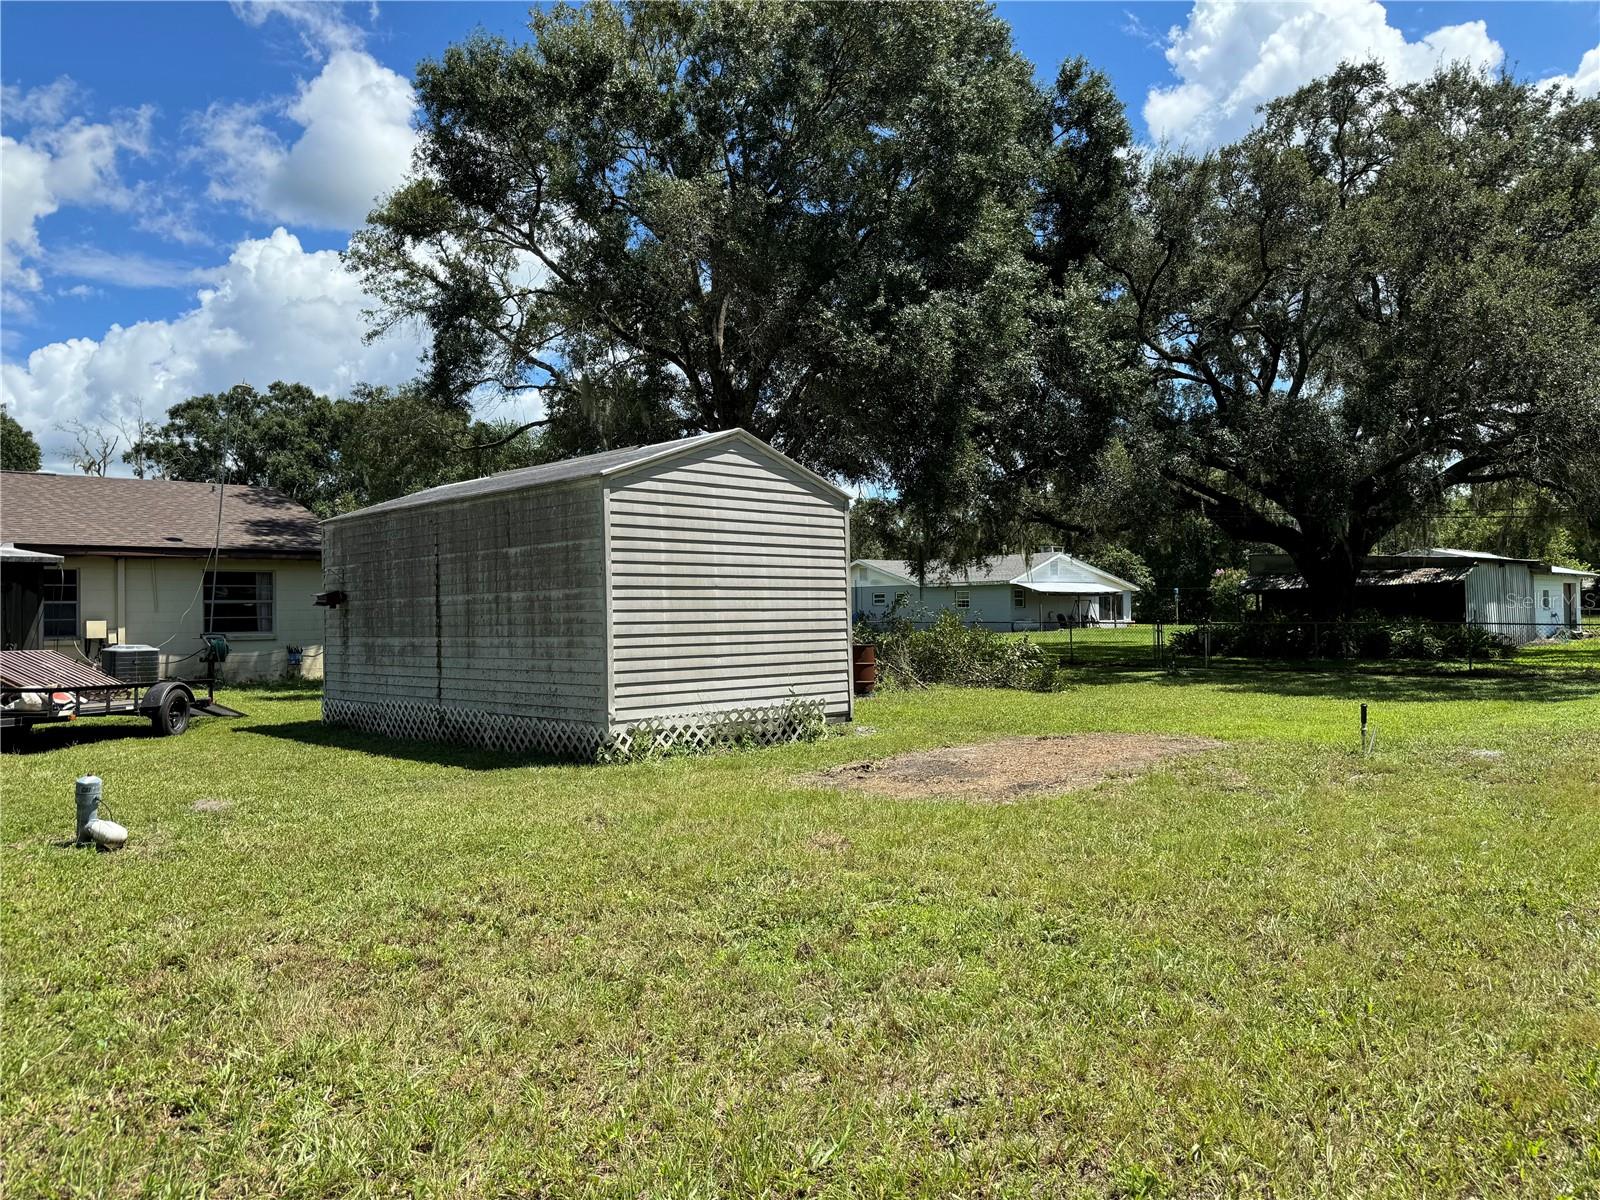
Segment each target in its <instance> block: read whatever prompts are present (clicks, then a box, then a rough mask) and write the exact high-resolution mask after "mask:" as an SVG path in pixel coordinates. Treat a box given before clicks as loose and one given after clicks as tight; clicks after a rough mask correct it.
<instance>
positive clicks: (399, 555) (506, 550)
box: [323, 430, 852, 757]
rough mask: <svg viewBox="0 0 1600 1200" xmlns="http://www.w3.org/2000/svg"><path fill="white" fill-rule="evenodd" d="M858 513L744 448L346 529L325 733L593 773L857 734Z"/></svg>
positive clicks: (451, 496)
mask: <svg viewBox="0 0 1600 1200" xmlns="http://www.w3.org/2000/svg"><path fill="white" fill-rule="evenodd" d="M848 511H849V496H848V494H847V493H845V492H844V491H842V490H841V489H839V488H838V487H836V486H834V485H833V484H832V483H830V482H828V481H827V480H826V479H823V478H821V477H819V476H817V475H815V474H813V473H812V472H810V471H808V470H806V469H805V468H804V467H801V466H799V465H798V464H797V463H794V462H791V461H790V460H789V459H787V458H785V457H784V456H783V455H782V454H780V453H778V452H777V451H776V450H774V449H772V448H771V447H770V446H768V445H766V444H765V443H763V442H761V441H760V440H759V439H758V438H755V437H753V436H752V435H750V434H748V433H746V432H744V431H743V430H729V431H727V432H724V433H714V434H707V435H704V436H701V437H696V438H688V439H685V440H683V441H678V442H667V443H662V444H659V445H654V446H635V447H629V448H627V449H622V450H611V451H607V452H605V453H602V454H594V455H590V456H588V457H586V458H577V459H568V460H566V461H563V462H556V463H550V464H548V465H545V466H538V467H528V468H524V469H522V470H516V471H507V472H505V473H503V474H500V475H492V476H489V477H488V478H486V479H475V480H471V481H469V482H466V483H455V484H448V485H446V486H444V487H436V488H431V489H429V490H427V491H424V492H418V493H417V494H415V495H412V496H406V497H403V498H402V499H399V500H391V501H388V502H387V503H384V504H376V505H373V506H372V507H371V508H365V509H361V510H360V511H358V512H353V513H347V514H345V515H343V516H339V517H335V518H333V519H332V520H330V521H328V522H326V523H325V524H324V525H323V536H324V555H323V564H324V565H323V570H324V588H325V591H326V592H327V593H328V595H326V596H325V597H324V599H325V601H326V602H327V603H328V604H329V605H330V607H329V608H328V615H327V645H328V669H327V685H326V691H325V693H324V700H323V719H324V720H326V721H328V722H329V723H330V724H343V725H351V726H355V727H357V728H360V729H365V730H369V731H372V732H377V733H384V734H389V735H391V736H407V737H417V738H425V739H429V740H439V741H456V742H465V743H469V744H474V745H479V746H485V747H489V748H494V749H518V750H530V749H536V750H544V751H550V752H553V753H558V754H562V755H568V756H575V757H590V756H593V755H594V754H595V753H597V752H599V751H602V750H606V749H608V748H609V747H611V746H613V745H617V744H619V743H621V742H622V741H623V740H624V739H626V738H631V737H633V736H634V734H635V731H636V730H638V728H639V726H641V725H644V726H645V727H647V728H648V729H649V730H650V732H651V736H652V737H654V736H658V735H659V736H671V737H674V738H679V737H681V740H685V741H689V742H694V743H704V742H705V741H710V740H717V739H718V738H719V737H720V736H722V734H723V733H728V732H734V733H736V732H737V731H738V730H739V729H741V728H744V729H751V728H755V727H756V726H759V727H760V728H759V730H758V731H757V733H756V736H758V737H762V738H767V737H768V736H769V735H770V737H771V738H777V737H780V736H783V731H782V729H781V728H779V727H777V726H775V725H773V724H772V722H780V723H781V720H782V716H783V713H784V712H785V711H787V712H790V713H792V714H795V715H799V714H800V712H801V711H802V710H803V709H805V708H809V707H815V708H820V709H821V710H823V712H824V713H825V714H826V715H827V716H829V717H835V718H843V717H848V716H849V715H850V712H851V704H852V699H851V646H850V607H849V595H848V591H847V586H848V581H847V577H846V573H845V570H846V566H847V555H846V546H847V544H848V537H849V531H848V517H847V514H848ZM796 702H799V704H796ZM669 731H670V732H669Z"/></svg>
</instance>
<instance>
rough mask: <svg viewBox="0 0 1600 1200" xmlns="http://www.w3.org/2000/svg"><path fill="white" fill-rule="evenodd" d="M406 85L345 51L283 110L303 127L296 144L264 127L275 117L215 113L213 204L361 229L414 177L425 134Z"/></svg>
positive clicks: (208, 116) (209, 147)
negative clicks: (414, 122) (416, 151)
mask: <svg viewBox="0 0 1600 1200" xmlns="http://www.w3.org/2000/svg"><path fill="white" fill-rule="evenodd" d="M415 109H416V97H415V96H414V95H413V93H412V91H411V84H410V83H409V82H407V81H406V79H405V78H404V77H403V76H401V75H398V74H396V73H395V72H394V71H391V70H390V69H389V68H388V67H385V66H383V65H382V64H381V63H379V62H378V61H377V60H376V59H374V58H373V57H372V56H371V55H370V54H367V53H365V52H364V51H361V50H336V51H334V53H333V54H332V55H330V56H329V58H328V61H327V63H326V65H325V66H324V67H323V68H322V71H321V73H320V74H318V75H317V77H316V78H315V79H313V80H311V81H310V82H309V83H306V84H304V85H302V86H301V88H300V91H299V94H298V95H297V96H296V97H295V98H294V99H293V100H292V101H291V102H289V103H288V104H286V105H284V106H282V108H281V112H282V115H283V116H285V117H287V118H288V119H289V120H290V121H292V122H294V123H295V124H296V125H299V126H300V127H301V132H300V135H299V136H298V138H296V139H295V141H294V142H292V143H286V142H285V141H284V139H283V138H281V137H280V136H279V135H278V134H277V133H276V132H275V131H274V130H273V129H271V128H270V127H269V126H268V125H266V124H265V123H264V120H263V118H265V117H266V116H267V115H268V112H269V111H270V109H269V108H265V107H262V106H249V105H212V107H211V108H210V109H208V110H207V111H206V113H205V114H204V115H203V116H202V117H201V118H200V119H199V122H198V130H199V133H200V137H201V141H202V145H203V154H204V156H205V158H206V159H207V160H208V162H209V165H210V170H211V184H210V187H209V189H208V194H209V195H210V196H211V198H212V199H215V200H225V201H233V202H236V203H239V204H242V205H243V206H244V207H245V208H246V209H248V210H249V211H250V212H252V213H255V214H257V215H259V216H262V217H266V218H268V219H270V220H275V221H288V222H295V223H301V224H305V225H312V226H316V227H318V228H322V229H354V228H356V227H357V226H359V225H360V224H362V223H363V222H364V221H365V220H366V216H367V213H368V212H370V211H371V210H372V208H373V207H374V205H375V203H376V201H377V199H378V197H379V196H381V195H383V194H384V193H385V192H388V191H390V190H391V189H393V188H394V187H395V186H396V185H398V184H399V183H400V181H401V180H402V179H403V178H404V176H405V173H406V170H407V169H408V168H409V167H410V165H411V152H412V149H413V147H414V146H415V145H416V133H415V131H414V130H413V129H412V127H411V118H412V114H413V112H414V111H415Z"/></svg>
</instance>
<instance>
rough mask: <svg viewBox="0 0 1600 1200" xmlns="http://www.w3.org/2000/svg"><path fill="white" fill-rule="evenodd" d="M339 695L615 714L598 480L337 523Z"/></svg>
mask: <svg viewBox="0 0 1600 1200" xmlns="http://www.w3.org/2000/svg"><path fill="white" fill-rule="evenodd" d="M324 537H325V539H326V543H327V547H326V552H325V557H326V561H327V563H328V564H329V568H328V573H327V576H326V578H325V581H324V582H325V585H326V587H328V588H329V589H334V588H337V589H340V590H342V591H344V592H346V593H347V594H348V597H349V599H348V600H347V601H346V603H344V604H342V605H340V606H339V607H338V608H336V609H332V610H329V612H328V615H327V618H326V622H327V640H328V648H329V654H328V669H327V685H326V694H327V695H328V697H329V698H331V699H334V700H342V701H355V702H361V703H385V702H395V701H402V702H411V703H418V704H424V705H426V704H429V703H431V704H434V705H437V706H439V707H446V708H451V709H477V710H481V711H486V712H500V713H514V714H518V715H522V716H533V717H543V718H550V719H555V720H566V721H585V722H593V723H600V722H603V721H604V719H605V709H606V703H605V695H606V662H605V652H606V638H605V610H604V607H603V598H604V562H605V560H604V547H603V544H602V540H601V492H600V485H599V484H598V483H597V482H595V481H584V482H582V483H579V484H576V485H571V486H562V487H553V488H541V489H536V490H531V491H525V492H498V493H493V494H490V495H486V496H482V497H475V498H468V499H463V500H460V501H456V502H452V503H448V504H438V505H430V506H417V507H411V508H401V509H396V510H393V511H389V512H379V513H374V514H372V515H371V516H370V517H365V518H358V519H353V520H347V521H341V522H334V523H331V524H329V525H327V526H326V527H325V532H324Z"/></svg>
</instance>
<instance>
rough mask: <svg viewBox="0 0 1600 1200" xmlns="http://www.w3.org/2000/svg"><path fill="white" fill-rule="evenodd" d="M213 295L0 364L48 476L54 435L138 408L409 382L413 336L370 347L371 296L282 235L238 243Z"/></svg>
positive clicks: (54, 455) (11, 405)
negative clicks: (249, 386)
mask: <svg viewBox="0 0 1600 1200" xmlns="http://www.w3.org/2000/svg"><path fill="white" fill-rule="evenodd" d="M213 278H214V283H213V284H212V286H209V287H206V288H204V289H202V290H200V291H199V292H198V293H197V294H196V303H195V305H194V307H192V308H191V309H189V310H188V311H187V312H184V313H183V314H181V315H180V316H178V317H175V318H173V319H172V320H164V321H140V322H138V323H136V324H133V325H128V326H122V325H113V326H112V327H111V328H110V329H108V330H107V331H106V332H105V333H104V334H103V335H102V336H101V337H99V338H90V337H80V338H71V339H69V340H67V341H62V342H53V343H51V344H49V345H47V346H41V347H40V348H38V349H36V350H34V351H33V352H32V353H31V354H29V355H28V357H27V360H26V362H16V363H12V362H7V363H4V364H0V402H3V403H4V404H5V407H6V408H7V410H9V411H10V412H11V414H12V415H13V416H14V417H16V418H17V420H19V421H20V422H22V424H23V425H24V426H26V427H27V428H28V429H30V430H32V431H33V432H34V434H35V436H37V437H38V438H39V440H40V444H41V446H43V448H44V450H45V457H46V467H47V469H49V468H51V467H52V466H53V467H54V468H55V469H60V464H61V462H62V458H61V453H62V449H63V447H62V446H61V445H60V435H59V434H58V433H57V432H56V427H57V426H59V425H63V424H67V423H69V422H73V421H81V422H83V423H84V424H87V425H93V426H100V427H109V426H115V425H118V424H126V425H128V426H130V427H131V425H132V422H133V419H134V416H135V414H136V412H137V411H138V410H139V408H140V407H141V404H142V407H143V411H144V414H145V417H146V419H151V418H156V417H159V416H160V414H161V413H163V412H165V410H166V409H167V408H168V407H170V406H171V405H172V404H173V403H175V402H176V401H178V400H182V399H185V398H186V397H188V396H191V395H195V394H198V393H202V392H214V391H219V390H222V389H224V388H228V387H232V386H233V385H234V384H236V383H239V382H241V381H245V382H249V383H253V384H256V385H257V386H263V387H264V386H265V385H266V384H268V383H271V382H272V381H273V380H275V379H284V380H290V381H294V382H299V383H304V384H307V385H308V386H310V387H312V388H314V389H315V390H317V391H320V392H324V393H327V394H332V395H338V394H341V393H344V392H347V391H348V390H349V389H350V387H351V386H352V385H353V384H356V383H359V382H368V383H390V384H393V383H402V382H404V381H406V380H408V379H411V378H413V377H414V376H415V375H416V373H417V369H418V356H419V354H420V353H421V350H422V342H421V340H420V338H418V337H416V336H413V335H411V334H409V333H405V332H399V333H395V334H391V335H390V336H388V337H386V338H384V339H382V340H381V341H378V342H375V343H372V344H368V343H367V342H365V340H364V335H365V333H366V323H365V320H364V318H363V317H362V315H361V312H362V309H363V308H366V307H370V305H371V300H370V298H369V297H368V296H367V295H366V294H365V293H364V292H363V291H362V289H361V285H360V282H359V281H358V280H357V279H356V277H355V276H354V275H352V274H351V273H350V272H349V271H347V270H345V268H344V265H343V263H341V261H340V259H339V255H338V253H337V252H335V251H332V250H319V251H314V252H307V251H306V250H305V249H304V248H302V246H301V244H300V241H299V239H298V238H296V237H295V236H294V235H293V234H291V233H289V232H287V231H286V230H284V229H281V228H280V229H277V230H275V231H274V232H273V233H272V234H271V235H270V236H268V237H264V238H255V239H251V240H248V241H244V242H241V243H239V245H238V246H237V247H236V248H235V249H234V251H233V254H232V255H231V256H230V257H229V259H228V261H227V263H226V264H224V265H222V266H221V267H218V268H216V269H215V272H214V274H213Z"/></svg>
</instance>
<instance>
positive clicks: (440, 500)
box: [329, 429, 847, 521]
mask: <svg viewBox="0 0 1600 1200" xmlns="http://www.w3.org/2000/svg"><path fill="white" fill-rule="evenodd" d="M719 439H720V440H725V441H734V440H738V441H744V442H746V443H748V444H750V445H752V446H754V447H756V448H757V449H760V450H762V451H765V452H766V453H768V454H771V455H773V456H775V457H777V458H782V459H783V460H784V461H785V462H787V463H789V465H790V466H791V467H792V468H793V469H794V470H796V471H798V472H800V473H801V474H802V475H805V476H806V477H808V478H810V479H813V480H815V481H816V482H817V483H818V484H820V485H821V486H822V487H825V488H827V489H828V490H829V491H832V492H835V493H837V494H838V495H841V496H843V495H846V494H847V493H846V492H845V491H844V490H843V489H842V488H840V487H839V486H838V485H837V484H833V483H830V482H829V481H828V480H826V479H823V478H822V477H821V476H820V475H817V474H815V473H814V472H811V471H808V470H806V468H804V467H802V466H800V464H798V463H795V462H793V461H792V460H790V459H788V458H785V457H784V455H783V454H782V453H781V452H779V451H777V450H774V449H773V448H772V447H770V446H768V445H767V444H766V443H765V442H762V441H761V440H760V439H758V438H756V437H755V436H754V435H752V434H750V433H747V432H746V431H745V430H743V429H724V430H720V431H717V432H714V433H701V434H696V435H695V436H694V437H686V438H678V439H677V440H676V441H671V442H656V443H654V444H653V445H649V446H625V447H623V448H621V449H619V450H602V451H600V453H598V454H585V455H583V456H582V457H580V458H564V459H562V460H561V461H560V462H553V463H545V464H543V465H542V466H537V467H519V468H517V469H516V470H514V471H502V472H500V473H499V474H498V475H485V476H484V477H483V478H482V479H468V480H466V481H464V482H462V483H445V484H440V485H439V486H438V487H431V488H424V489H423V490H422V491H420V492H412V493H411V495H409V496H401V497H399V498H398V499H395V500H385V501H383V502H382V503H381V504H372V505H368V506H367V507H366V508H358V509H356V510H355V511H354V512H347V513H340V514H339V515H338V516H337V517H330V518H329V520H330V521H346V520H349V519H350V518H351V517H365V516H370V515H372V514H374V513H384V512H392V511H394V510H395V509H400V508H419V507H422V506H423V505H428V504H444V503H448V502H450V501H452V500H468V499H473V498H476V497H478V496H492V495H495V494H497V493H500V492H521V491H527V490H528V489H530V488H538V487H547V486H549V485H550V484H553V483H570V482H572V481H573V480H577V479H589V478H592V477H594V476H597V475H611V474H614V473H615V472H617V471H620V470H621V469H622V468H624V467H629V466H633V465H634V464H635V463H642V462H645V461H647V460H649V459H652V458H661V457H664V456H666V455H668V454H677V453H679V452H681V451H683V450H687V449H689V448H690V447H692V446H698V445H700V444H701V443H703V442H712V441H717V440H719Z"/></svg>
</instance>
